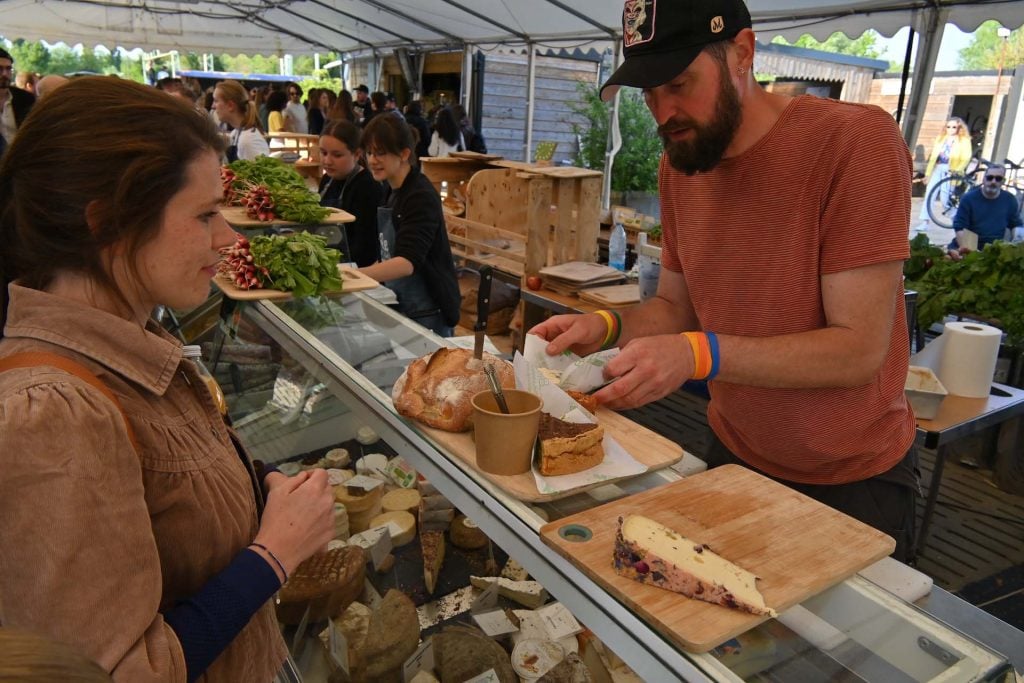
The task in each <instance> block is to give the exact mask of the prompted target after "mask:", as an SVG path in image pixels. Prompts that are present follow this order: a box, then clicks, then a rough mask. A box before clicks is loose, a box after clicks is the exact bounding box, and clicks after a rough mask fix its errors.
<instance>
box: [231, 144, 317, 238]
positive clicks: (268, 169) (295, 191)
mask: <svg viewBox="0 0 1024 683" xmlns="http://www.w3.org/2000/svg"><path fill="white" fill-rule="evenodd" d="M227 169H229V170H230V171H231V173H233V174H234V176H233V177H231V178H230V184H231V189H232V190H234V192H235V196H236V197H241V196H244V195H245V193H247V192H248V191H249V190H250V189H251V188H252V187H253V186H257V185H262V186H263V187H266V188H267V190H269V192H270V197H271V199H272V200H273V203H274V212H275V213H276V214H277V215H278V216H280V217H281V218H283V219H284V220H286V221H295V222H296V223H301V224H303V225H316V224H317V223H319V222H320V221H322V220H323V219H324V218H326V217H327V216H328V214H330V210H329V209H328V208H326V207H323V206H320V201H319V199H320V198H319V197H318V196H317V195H316V194H315V193H313V192H310V191H309V189H308V188H307V187H306V181H305V180H303V178H302V176H300V175H299V173H298V171H296V170H295V167H293V166H289V165H288V164H286V163H284V162H283V161H281V160H280V159H275V158H273V157H265V156H260V157H256V158H255V159H251V160H249V159H238V160H237V161H233V162H231V163H230V164H228V165H227Z"/></svg>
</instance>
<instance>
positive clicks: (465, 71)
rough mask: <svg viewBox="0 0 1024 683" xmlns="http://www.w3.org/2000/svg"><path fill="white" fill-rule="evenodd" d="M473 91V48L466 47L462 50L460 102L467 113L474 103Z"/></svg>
mask: <svg viewBox="0 0 1024 683" xmlns="http://www.w3.org/2000/svg"><path fill="white" fill-rule="evenodd" d="M472 89H473V46H472V45H468V44H467V45H466V47H465V48H463V50H462V92H460V93H459V101H460V102H461V103H462V107H463V108H464V109H465V110H466V112H467V113H469V111H470V104H471V103H472V95H473V94H472V92H470V91H471V90H472Z"/></svg>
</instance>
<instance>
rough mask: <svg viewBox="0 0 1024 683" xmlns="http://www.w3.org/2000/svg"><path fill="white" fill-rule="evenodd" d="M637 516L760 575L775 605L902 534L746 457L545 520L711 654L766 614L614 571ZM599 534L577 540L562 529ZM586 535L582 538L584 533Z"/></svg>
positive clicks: (646, 612) (681, 642)
mask: <svg viewBox="0 0 1024 683" xmlns="http://www.w3.org/2000/svg"><path fill="white" fill-rule="evenodd" d="M628 514H638V515H643V516H645V517H649V518H651V519H653V520H654V521H656V522H659V523H661V524H664V525H665V526H667V527H669V528H671V529H674V530H676V531H678V532H679V533H681V534H683V535H685V536H686V537H688V538H690V539H691V540H693V541H695V542H699V543H706V544H708V545H709V546H710V547H711V549H712V550H713V551H715V552H716V553H718V554H719V555H721V556H722V557H724V558H726V559H727V560H729V561H730V562H733V563H735V564H737V565H739V566H740V567H743V568H744V569H747V570H748V571H751V572H753V573H754V574H756V575H757V576H759V577H760V580H759V581H758V582H757V586H758V589H759V590H760V591H761V593H762V594H763V595H764V598H765V602H766V603H767V604H768V606H769V607H771V608H773V609H774V610H775V611H776V612H780V613H781V612H782V611H783V610H786V609H788V608H789V607H792V606H793V605H796V604H798V603H801V602H803V601H804V600H806V599H808V598H810V597H811V596H813V595H816V594H818V593H820V592H821V591H823V590H825V589H826V588H829V587H831V586H834V585H835V584H837V583H839V582H841V581H843V580H844V579H846V578H848V577H850V576H852V575H853V574H855V573H857V572H858V571H860V570H861V569H863V568H864V567H867V566H868V565H870V564H872V563H874V562H877V561H878V560H880V559H882V558H883V557H885V556H886V555H889V554H890V553H891V552H892V551H893V550H894V549H895V547H896V542H895V541H894V540H893V539H892V538H890V537H889V536H886V535H885V534H883V533H882V532H880V531H877V530H875V529H872V528H871V527H869V526H867V525H865V524H862V523H861V522H858V521H857V520H855V519H853V518H852V517H848V516H847V515H844V514H842V513H840V512H837V511H835V510H833V509H832V508H830V507H827V506H825V505H822V504H821V503H819V502H817V501H815V500H812V499H810V498H808V497H806V496H804V495H803V494H800V493H797V492H796V491H794V490H792V489H790V488H787V487H785V486H783V485H782V484H779V483H777V482H775V481H772V480H771V479H768V478H767V477H764V476H761V475H760V474H757V473H756V472H753V471H752V470H749V469H747V468H745V467H740V466H738V465H723V466H722V467H716V468H715V469H712V470H708V471H706V472H701V473H700V474H695V475H693V476H691V477H687V478H686V479H683V480H681V481H677V482H673V483H671V484H666V485H665V486H660V487H658V488H656V489H651V490H650V491H645V492H643V493H638V494H636V495H633V496H628V497H626V498H623V499H620V500H616V501H613V502H611V503H608V504H606V505H602V506H600V507H596V508H593V509H591V510H587V511H585V512H581V513H578V514H575V515H570V516H568V517H565V518H563V519H560V520H558V521H556V522H552V523H550V524H546V525H544V526H543V527H542V528H541V530H540V533H541V539H542V540H543V541H544V542H545V543H547V544H548V545H550V546H551V547H552V548H554V549H555V550H557V551H558V552H559V553H560V554H561V555H563V556H564V557H565V558H566V559H568V560H569V561H570V562H572V563H573V564H574V565H576V566H577V567H579V568H580V569H581V570H583V571H584V572H585V573H586V574H587V575H588V576H589V577H590V578H592V579H594V580H595V581H597V582H598V583H600V584H601V585H602V586H604V587H605V588H606V589H607V590H608V591H609V593H610V594H611V595H613V596H614V597H615V598H617V599H618V600H620V601H621V602H623V603H625V604H626V605H628V606H629V607H630V608H632V609H633V610H635V611H636V612H637V613H638V615H639V616H640V617H641V618H643V619H644V620H645V621H646V622H648V623H649V624H650V625H651V626H652V627H653V628H655V629H656V630H657V631H658V632H659V633H661V634H662V635H663V636H665V637H666V638H668V639H669V640H671V641H672V642H674V643H676V644H677V645H678V646H679V647H681V648H683V649H685V650H688V651H690V652H707V651H708V650H710V649H711V648H713V647H717V646H718V645H720V644H722V643H724V642H725V641H727V640H728V639H730V638H732V637H734V636H736V635H739V634H740V633H743V632H744V631H747V630H749V629H750V628H752V627H754V626H756V625H757V624H758V623H760V622H762V621H764V620H765V619H766V617H759V616H756V615H753V614H748V613H746V612H741V611H739V610H734V609H730V608H728V607H722V606H720V605H712V604H711V603H707V602H704V601H702V600H692V599H690V598H687V597H685V596H683V595H680V594H678V593H674V592H672V591H667V590H664V589H661V588H656V587H654V586H647V585H644V584H641V583H638V582H636V581H633V580H632V579H627V578H624V577H621V576H619V575H618V574H616V573H615V570H614V568H613V567H612V552H613V547H614V544H615V534H616V530H617V528H618V519H619V517H624V516H626V515H628ZM572 525H578V526H583V527H586V528H587V529H589V530H590V532H591V533H592V534H593V535H592V537H591V538H590V539H589V540H586V541H578V542H574V541H571V540H567V539H566V538H564V537H563V536H562V535H560V534H559V530H563V529H565V528H566V527H570V526H572ZM577 538H578V537H577Z"/></svg>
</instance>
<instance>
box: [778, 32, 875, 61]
mask: <svg viewBox="0 0 1024 683" xmlns="http://www.w3.org/2000/svg"><path fill="white" fill-rule="evenodd" d="M877 41H878V34H877V33H875V32H874V31H870V30H869V31H865V32H864V33H863V34H862V35H861V36H860V37H859V38H847V37H846V34H845V33H839V32H837V33H833V34H832V35H830V36H829V37H828V38H826V39H825V40H824V41H818V40H815V39H814V38H812V37H811V36H810V35H808V34H804V35H802V36H800V38H798V39H797V41H796V42H795V43H790V42H789V41H787V40H786V39H785V38H782V37H780V36H776V37H775V38H773V39H772V42H773V43H777V44H779V45H794V46H796V47H805V48H807V49H809V50H821V51H823V52H835V53H838V54H841V55H851V56H854V57H867V58H869V59H878V56H879V55H880V54H881V53H880V52H879V51H878V48H877V47H876V42H877Z"/></svg>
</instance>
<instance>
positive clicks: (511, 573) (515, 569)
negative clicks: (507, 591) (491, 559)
mask: <svg viewBox="0 0 1024 683" xmlns="http://www.w3.org/2000/svg"><path fill="white" fill-rule="evenodd" d="M501 575H502V576H503V577H505V578H506V579H511V580H512V581H526V579H528V578H530V573H529V572H527V571H526V568H525V567H524V566H523V565H521V564H519V563H518V562H516V561H515V560H513V559H512V558H511V557H510V558H508V562H506V563H505V568H504V569H502V570H501Z"/></svg>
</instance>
